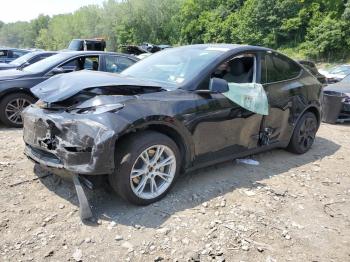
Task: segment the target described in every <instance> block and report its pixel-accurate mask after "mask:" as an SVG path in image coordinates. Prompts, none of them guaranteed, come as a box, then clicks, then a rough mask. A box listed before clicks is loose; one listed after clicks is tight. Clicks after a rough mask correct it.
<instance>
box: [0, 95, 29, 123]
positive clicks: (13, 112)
mask: <svg viewBox="0 0 350 262" xmlns="http://www.w3.org/2000/svg"><path fill="white" fill-rule="evenodd" d="M34 102H35V99H34V98H33V97H32V96H30V95H27V94H24V93H13V94H10V95H7V96H5V97H4V98H3V99H2V100H1V102H0V120H1V121H2V122H3V123H4V124H5V125H6V126H10V127H22V126H23V120H22V116H21V113H22V111H23V109H24V108H26V107H27V106H29V105H30V104H32V103H34Z"/></svg>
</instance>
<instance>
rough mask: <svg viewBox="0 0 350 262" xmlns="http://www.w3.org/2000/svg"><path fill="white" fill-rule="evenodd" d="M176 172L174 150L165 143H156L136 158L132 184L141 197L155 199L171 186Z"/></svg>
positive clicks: (131, 175)
mask: <svg viewBox="0 0 350 262" xmlns="http://www.w3.org/2000/svg"><path fill="white" fill-rule="evenodd" d="M175 173H176V157H175V154H174V152H173V151H172V150H171V149H170V148H169V147H167V146H165V145H154V146H151V147H149V148H147V149H146V150H144V151H143V152H142V153H141V154H140V155H139V157H138V158H137V159H136V161H135V163H134V165H133V167H132V170H131V173H130V186H131V189H132V191H133V192H134V194H135V195H136V196H138V197H139V198H142V199H153V198H156V197H158V196H160V195H161V194H163V193H164V192H165V191H166V190H167V189H168V188H169V187H170V185H171V183H172V182H173V180H174V177H175Z"/></svg>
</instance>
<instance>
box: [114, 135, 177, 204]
mask: <svg viewBox="0 0 350 262" xmlns="http://www.w3.org/2000/svg"><path fill="white" fill-rule="evenodd" d="M155 145H164V146H166V147H168V148H169V149H171V151H172V152H173V153H174V156H175V160H176V172H175V175H174V178H173V180H172V182H171V184H170V186H169V187H168V188H167V189H166V190H165V191H164V192H163V193H162V194H160V195H159V196H157V197H155V198H151V199H144V198H140V197H139V196H137V195H136V194H135V193H134V191H133V189H132V186H131V180H130V175H131V171H132V168H133V166H134V164H136V163H137V161H138V158H139V156H140V155H141V153H142V152H144V151H145V150H146V149H148V148H150V147H152V146H155ZM180 161H181V158H180V152H179V149H178V147H177V145H176V143H175V142H174V141H173V140H172V139H170V138H169V137H168V136H166V135H164V134H162V133H158V132H154V131H143V132H140V133H135V134H132V135H130V136H128V137H127V138H126V139H125V140H124V141H122V142H121V143H118V144H117V148H116V156H115V170H114V172H113V173H112V174H110V175H109V177H108V178H109V183H110V185H111V187H112V188H113V190H114V191H115V192H116V193H117V194H118V195H120V196H121V197H122V198H123V199H125V200H127V201H128V202H130V203H132V204H135V205H149V204H151V203H153V202H156V201H158V200H160V199H161V198H163V197H164V196H165V195H166V194H167V193H168V192H169V190H170V189H171V188H172V186H173V185H174V182H175V181H176V178H177V177H178V174H179V171H180V167H181V163H180ZM140 183H141V182H140Z"/></svg>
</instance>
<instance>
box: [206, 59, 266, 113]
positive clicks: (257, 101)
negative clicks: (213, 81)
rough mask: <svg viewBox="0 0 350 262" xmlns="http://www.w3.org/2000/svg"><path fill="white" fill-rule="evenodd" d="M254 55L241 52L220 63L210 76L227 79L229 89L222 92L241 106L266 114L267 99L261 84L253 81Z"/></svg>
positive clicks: (254, 73)
mask: <svg viewBox="0 0 350 262" xmlns="http://www.w3.org/2000/svg"><path fill="white" fill-rule="evenodd" d="M255 68H256V57H255V55H254V54H243V55H239V56H235V57H234V58H232V59H230V60H228V61H226V62H224V63H222V64H221V65H220V66H219V67H218V68H217V69H216V70H215V72H214V73H213V74H212V76H211V77H216V78H222V79H224V80H226V81H227V83H228V87H229V91H228V92H225V93H223V95H224V96H226V97H227V98H228V99H229V100H231V101H233V102H234V103H236V104H238V105H240V106H241V107H243V108H245V109H247V110H249V111H251V112H254V113H257V114H261V115H268V100H267V95H266V93H265V90H264V88H263V86H262V85H261V84H258V83H255V78H256V77H255V75H256V72H255V71H256V70H255Z"/></svg>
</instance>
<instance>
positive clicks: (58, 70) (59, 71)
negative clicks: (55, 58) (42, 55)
mask: <svg viewBox="0 0 350 262" xmlns="http://www.w3.org/2000/svg"><path fill="white" fill-rule="evenodd" d="M63 73H65V70H64V69H63V68H62V67H56V68H54V69H52V70H51V74H52V75H58V74H63Z"/></svg>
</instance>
